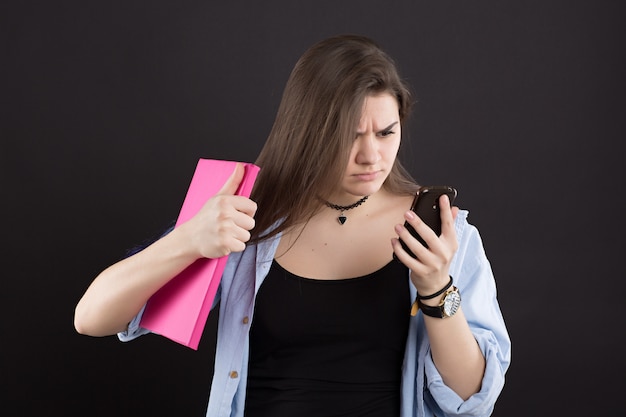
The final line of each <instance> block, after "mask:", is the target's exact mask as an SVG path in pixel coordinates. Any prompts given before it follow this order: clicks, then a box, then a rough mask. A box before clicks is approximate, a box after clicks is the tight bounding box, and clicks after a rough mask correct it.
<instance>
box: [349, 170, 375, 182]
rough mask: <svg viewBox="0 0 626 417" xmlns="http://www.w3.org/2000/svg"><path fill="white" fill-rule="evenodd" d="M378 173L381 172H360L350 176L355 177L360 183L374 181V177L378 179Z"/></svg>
mask: <svg viewBox="0 0 626 417" xmlns="http://www.w3.org/2000/svg"><path fill="white" fill-rule="evenodd" d="M380 172H381V171H380V170H379V171H368V172H360V173H358V174H353V175H352V176H353V177H356V178H358V179H360V180H362V181H371V180H374V179H376V177H378V174H379V173H380Z"/></svg>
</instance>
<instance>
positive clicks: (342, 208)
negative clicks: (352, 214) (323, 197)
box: [324, 195, 369, 224]
mask: <svg viewBox="0 0 626 417" xmlns="http://www.w3.org/2000/svg"><path fill="white" fill-rule="evenodd" d="M368 197H369V195H366V196H365V197H363V198H362V199H360V200H359V201H357V202H356V203H354V204H350V205H349V206H340V205H338V204H333V203H329V202H328V201H324V202H325V203H326V205H327V206H328V207H330V208H331V209H335V210H340V211H341V213H339V217H337V220H338V221H339V224H344V223H345V222H346V220H348V218H347V217H346V216H345V215H344V214H343V212H344V211H347V210H351V209H353V208H355V207H358V206H360V205H361V204H363V203H364V202H365V200H367V198H368Z"/></svg>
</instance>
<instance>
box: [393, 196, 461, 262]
mask: <svg viewBox="0 0 626 417" xmlns="http://www.w3.org/2000/svg"><path fill="white" fill-rule="evenodd" d="M444 194H445V195H447V196H448V198H449V199H450V205H452V203H453V202H454V199H455V198H456V189H454V187H451V186H449V185H430V186H424V187H421V188H420V189H419V191H418V192H417V195H416V196H415V199H414V200H413V204H412V205H411V210H413V211H414V212H415V214H417V215H418V216H419V217H420V219H422V221H423V222H424V223H426V224H427V225H428V226H429V227H430V228H431V229H433V231H434V232H435V233H436V234H437V236H439V235H441V209H440V208H439V197H441V196H442V195H444ZM404 227H406V228H407V229H408V231H409V232H410V233H411V235H412V236H413V237H415V239H417V240H418V241H419V242H420V243H421V244H422V245H424V246H426V247H428V245H427V244H426V242H424V240H423V239H422V238H421V237H420V235H419V234H417V232H416V231H415V229H413V226H411V225H410V224H409V223H408V222H404ZM400 244H401V245H402V248H403V249H404V250H405V251H406V252H407V253H408V254H409V255H411V256H412V257H413V258H415V254H413V252H411V250H410V249H409V248H408V247H407V246H406V244H405V243H404V242H403V241H402V239H400Z"/></svg>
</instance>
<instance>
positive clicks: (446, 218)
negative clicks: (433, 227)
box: [439, 195, 459, 238]
mask: <svg viewBox="0 0 626 417" xmlns="http://www.w3.org/2000/svg"><path fill="white" fill-rule="evenodd" d="M439 208H440V210H441V234H442V236H443V237H444V238H447V237H451V236H453V235H456V231H455V228H454V220H455V218H456V216H457V214H458V212H459V208H458V207H450V200H449V199H448V196H446V195H443V196H442V197H441V198H440V200H439Z"/></svg>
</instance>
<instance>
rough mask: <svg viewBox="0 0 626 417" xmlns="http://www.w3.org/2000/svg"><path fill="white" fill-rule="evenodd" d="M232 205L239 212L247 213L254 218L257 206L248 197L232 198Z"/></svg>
mask: <svg viewBox="0 0 626 417" xmlns="http://www.w3.org/2000/svg"><path fill="white" fill-rule="evenodd" d="M232 205H233V207H234V208H235V210H237V211H238V212H241V213H245V214H246V215H248V216H250V217H254V215H255V214H256V210H257V204H256V203H255V202H254V201H252V200H250V199H249V198H247V197H242V196H234V197H233V198H232Z"/></svg>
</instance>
